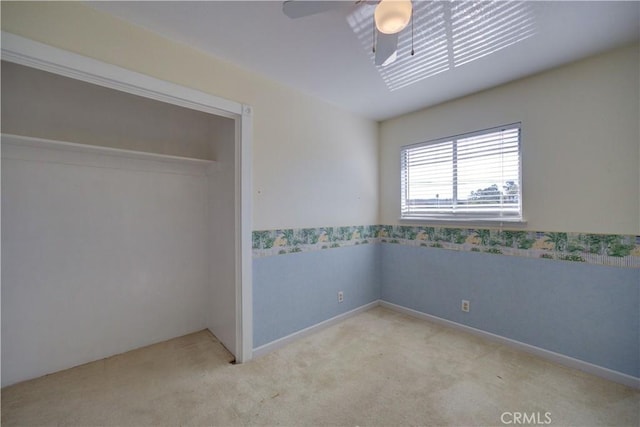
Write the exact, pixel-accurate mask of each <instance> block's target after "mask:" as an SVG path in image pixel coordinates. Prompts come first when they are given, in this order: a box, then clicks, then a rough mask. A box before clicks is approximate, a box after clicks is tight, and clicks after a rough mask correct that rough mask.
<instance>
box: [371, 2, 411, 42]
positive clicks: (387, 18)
mask: <svg viewBox="0 0 640 427" xmlns="http://www.w3.org/2000/svg"><path fill="white" fill-rule="evenodd" d="M412 10H413V6H412V4H411V0H381V1H380V3H378V5H377V6H376V10H375V12H374V19H375V22H376V28H377V29H378V31H380V32H381V33H384V34H395V33H398V32H400V31H402V30H403V29H404V28H405V27H406V26H407V25H408V24H409V21H410V20H411V12H412Z"/></svg>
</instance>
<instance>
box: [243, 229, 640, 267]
mask: <svg viewBox="0 0 640 427" xmlns="http://www.w3.org/2000/svg"><path fill="white" fill-rule="evenodd" d="M252 237H253V242H252V244H253V256H254V257H265V256H273V255H284V254H291V253H298V252H309V251H316V250H325V249H333V248H339V247H345V246H355V245H363V244H374V243H388V244H401V245H409V246H420V247H430V248H441V249H448V250H455V251H465V252H481V253H488V254H497V255H511V256H524V257H529V258H542V259H553V260H560V261H569V262H584V263H588V264H600V265H610V266H616V267H631V268H640V236H631V235H617V234H589V233H562V232H542V231H522V230H498V229H488V228H452V227H422V226H404V225H357V226H344V227H319V228H298V229H280V230H264V231H254V232H253V236H252Z"/></svg>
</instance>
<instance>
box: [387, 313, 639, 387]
mask: <svg viewBox="0 0 640 427" xmlns="http://www.w3.org/2000/svg"><path fill="white" fill-rule="evenodd" d="M379 303H380V306H382V307H385V308H388V309H390V310H393V311H397V312H399V313H403V314H407V315H409V316H412V317H417V318H419V319H424V320H428V321H430V322H434V323H439V324H441V325H445V326H449V327H452V328H455V329H458V330H462V331H465V332H469V333H471V334H474V335H477V336H480V337H483V338H486V339H489V340H491V341H495V342H499V343H500V344H505V345H508V346H510V347H513V348H517V349H519V350H522V351H525V352H527V353H530V354H534V355H536V356H539V357H542V358H544V359H547V360H551V361H553V362H556V363H558V364H561V365H564V366H567V367H569V368H574V369H578V370H580V371H583V372H587V373H589V374H593V375H597V376H599V377H602V378H604V379H607V380H610V381H614V382H617V383H620V384H624V385H626V386H629V387H633V388H637V389H640V378H636V377H633V376H631V375H627V374H624V373H622V372H618V371H614V370H611V369H608V368H604V367H602V366H598V365H594V364H592V363H589V362H585V361H582V360H579V359H574V358H573V357H570V356H565V355H564V354H560V353H556V352H553V351H550V350H545V349H543V348H540V347H536V346H533V345H530V344H525V343H523V342H520V341H516V340H512V339H510V338H505V337H503V336H500V335H496V334H492V333H491V332H486V331H483V330H481V329H476V328H473V327H471V326H466V325H463V324H461V323H457V322H453V321H451V320H447V319H443V318H441V317H437V316H433V315H430V314H426V313H423V312H421V311H416V310H412V309H410V308H406V307H402V306H400V305H397V304H393V303H390V302H387V301H382V300H380V302H379Z"/></svg>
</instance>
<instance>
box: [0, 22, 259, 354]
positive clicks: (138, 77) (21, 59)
mask: <svg viewBox="0 0 640 427" xmlns="http://www.w3.org/2000/svg"><path fill="white" fill-rule="evenodd" d="M1 37H2V60H5V61H9V62H14V63H16V64H20V65H26V66H29V67H32V68H36V69H39V70H43V71H48V72H51V73H55V74H59V75H62V76H65V77H70V78H73V79H76V80H81V81H84V82H88V83H93V84H96V85H99V86H104V87H108V88H111V89H116V90H119V91H123V92H127V93H131V94H134V95H139V96H143V97H146V98H151V99H155V100H157V101H162V102H166V103H169V104H174V105H179V106H182V107H186V108H190V109H193V110H198V111H203V112H206V113H210V114H214V115H217V116H222V117H226V118H230V119H233V120H235V123H236V132H235V134H236V135H235V152H236V165H235V169H236V177H235V208H236V209H235V211H236V224H237V226H236V233H235V235H236V256H235V258H236V271H235V288H236V348H235V349H234V350H235V351H234V355H235V356H236V361H237V362H239V363H243V362H246V361H248V360H250V359H251V357H252V349H253V315H252V310H253V300H252V269H251V263H252V257H251V218H252V213H251V202H252V201H251V182H252V176H251V171H252V165H251V161H252V158H251V153H252V151H251V147H252V128H253V126H252V113H253V109H252V108H251V107H250V106H248V105H244V104H240V103H238V102H234V101H229V100H227V99H223V98H219V97H217V96H213V95H210V94H208V93H205V92H201V91H198V90H194V89H190V88H187V87H184V86H180V85H177V84H174V83H170V82H167V81H164V80H160V79H156V78H153V77H150V76H147V75H144V74H141V73H137V72H135V71H130V70H127V69H125V68H121V67H118V66H115V65H112V64H108V63H106V62H102V61H98V60H96V59H92V58H89V57H86V56H82V55H79V54H76V53H72V52H69V51H66V50H63V49H59V48H56V47H53V46H49V45H46V44H43V43H39V42H35V41H33V40H30V39H26V38H24V37H20V36H17V35H15V34H11V33H7V32H4V31H2V35H1Z"/></svg>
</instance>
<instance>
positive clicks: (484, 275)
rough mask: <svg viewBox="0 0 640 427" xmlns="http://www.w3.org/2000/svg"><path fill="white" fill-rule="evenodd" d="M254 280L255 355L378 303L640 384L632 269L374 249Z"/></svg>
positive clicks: (315, 258)
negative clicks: (466, 303) (465, 306)
mask: <svg viewBox="0 0 640 427" xmlns="http://www.w3.org/2000/svg"><path fill="white" fill-rule="evenodd" d="M253 274H254V278H253V283H254V291H253V301H254V312H253V317H254V328H253V330H254V339H253V343H254V348H256V347H259V346H261V345H264V344H267V343H270V342H272V341H274V340H277V339H279V338H282V337H285V336H287V335H290V334H292V333H294V332H297V331H300V330H302V329H304V328H307V327H309V326H313V325H316V324H318V323H320V322H322V321H324V320H327V319H330V318H332V317H334V316H337V315H339V314H342V313H345V312H347V311H350V310H352V309H354V308H357V307H360V306H362V305H364V304H367V303H370V302H372V301H375V300H378V299H382V300H384V301H388V302H390V303H393V304H397V305H400V306H404V307H407V308H411V309H413V310H417V311H420V312H423V313H426V314H430V315H433V316H438V317H441V318H443V319H447V320H451V321H454V322H458V323H461V324H464V325H468V326H471V327H474V328H477V329H481V330H484V331H487V332H491V333H493V334H497V335H500V336H503V337H506V338H510V339H513V340H516V341H520V342H523V343H526V344H530V345H533V346H536V347H540V348H542V349H546V350H550V351H553V352H557V353H560V354H564V355H567V356H570V357H573V358H576V359H579V360H582V361H585V362H589V363H592V364H595V365H598V366H601V367H605V368H608V369H612V370H614V371H617V372H621V373H624V374H627V375H631V376H633V377H640V269H633V268H620V267H610V266H602V265H591V264H586V263H578V262H575V263H573V262H567V261H556V260H547V259H536V258H525V257H515V256H504V255H494V254H486V253H477V252H459V251H451V250H443V249H439V248H425V247H419V246H409V245H401V244H394V243H382V244H368V245H355V246H349V247H341V248H330V249H326V250H318V251H311V252H302V253H290V254H285V255H277V256H267V257H256V258H254V260H253ZM339 290H342V291H343V292H344V295H345V301H344V302H343V303H341V304H338V303H337V292H338V291H339ZM462 299H467V300H470V302H471V311H470V312H469V313H464V312H462V311H461V310H460V302H461V300H462Z"/></svg>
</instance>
